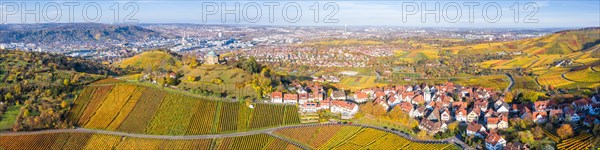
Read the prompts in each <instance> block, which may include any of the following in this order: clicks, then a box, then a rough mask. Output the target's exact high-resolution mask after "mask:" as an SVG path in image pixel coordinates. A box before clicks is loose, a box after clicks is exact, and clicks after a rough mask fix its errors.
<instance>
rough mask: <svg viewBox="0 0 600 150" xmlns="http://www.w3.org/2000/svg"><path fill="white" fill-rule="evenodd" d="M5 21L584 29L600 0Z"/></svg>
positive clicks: (69, 13) (108, 4) (88, 11)
mask: <svg viewBox="0 0 600 150" xmlns="http://www.w3.org/2000/svg"><path fill="white" fill-rule="evenodd" d="M236 17H238V19H237V20H236V19H235V18H236ZM0 22H2V23H54V22H59V23H65V22H97V23H193V24H228V25H295V26H345V25H347V26H406V27H460V28H581V27H598V26H600V1H598V0H548V1H516V0H496V1H493V0H487V1H452V0H440V1H435V0H426V1H366V0H344V1H306V0H301V1H267V0H255V1H252V0H249V1H232V0H229V1H210V0H208V1H207V0H202V1H200V0H174V1H173V0H144V1H109V0H99V1H94V0H90V1H50V0H48V1H46V0H41V1H31V0H27V1H6V0H0Z"/></svg>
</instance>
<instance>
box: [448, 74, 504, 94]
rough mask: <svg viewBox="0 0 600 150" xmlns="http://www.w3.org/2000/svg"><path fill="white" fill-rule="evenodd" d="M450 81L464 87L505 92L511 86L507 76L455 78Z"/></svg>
mask: <svg viewBox="0 0 600 150" xmlns="http://www.w3.org/2000/svg"><path fill="white" fill-rule="evenodd" d="M450 81H451V82H454V83H456V84H460V85H463V86H482V87H487V88H494V89H495V90H504V89H505V88H506V87H508V85H510V80H509V78H508V76H506V75H490V76H479V77H469V78H453V79H451V80H450Z"/></svg>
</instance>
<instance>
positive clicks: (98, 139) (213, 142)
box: [0, 132, 301, 149]
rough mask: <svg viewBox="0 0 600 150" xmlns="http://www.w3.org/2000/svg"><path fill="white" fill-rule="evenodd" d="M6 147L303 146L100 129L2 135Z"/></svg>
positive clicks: (261, 138)
mask: <svg viewBox="0 0 600 150" xmlns="http://www.w3.org/2000/svg"><path fill="white" fill-rule="evenodd" d="M0 148H4V149H301V148H299V147H297V146H295V145H293V144H291V143H289V142H287V141H284V140H281V139H279V138H276V137H274V136H271V135H268V134H254V135H247V136H237V137H227V138H202V139H183V138H180V139H157V138H140V137H128V136H119V135H111V134H99V133H76V132H72V133H71V132H61V133H46V134H31V135H14V136H11V135H8V136H4V135H3V136H0Z"/></svg>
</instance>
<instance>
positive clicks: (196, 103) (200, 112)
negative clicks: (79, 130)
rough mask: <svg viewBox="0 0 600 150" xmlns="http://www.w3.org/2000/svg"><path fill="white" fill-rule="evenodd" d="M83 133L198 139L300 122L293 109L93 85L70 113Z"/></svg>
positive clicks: (132, 86)
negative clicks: (211, 135) (202, 135)
mask: <svg viewBox="0 0 600 150" xmlns="http://www.w3.org/2000/svg"><path fill="white" fill-rule="evenodd" d="M68 118H69V121H70V122H72V123H74V124H76V125H77V126H81V127H84V128H92V129H104V130H111V131H121V132H128V133H142V134H155V135H200V134H213V133H223V132H236V131H246V130H250V129H256V128H265V127H274V126H280V125H285V124H297V123H300V120H299V115H298V108H297V107H296V106H293V105H288V106H284V105H272V104H260V103H256V104H246V103H240V102H225V101H211V100H204V99H203V98H201V97H193V96H189V95H183V94H180V93H172V92H167V91H165V90H161V89H158V88H154V87H148V86H142V85H137V84H132V83H126V82H121V83H109V84H92V85H90V86H87V87H86V88H85V89H84V91H83V92H82V93H81V94H80V95H79V97H78V98H77V100H76V101H75V103H74V106H73V108H72V109H71V110H70V111H69V117H68Z"/></svg>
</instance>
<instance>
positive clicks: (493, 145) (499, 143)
mask: <svg viewBox="0 0 600 150" xmlns="http://www.w3.org/2000/svg"><path fill="white" fill-rule="evenodd" d="M505 145H506V140H504V138H502V136H500V135H498V133H496V132H495V131H491V132H490V133H489V134H488V136H487V137H486V138H485V147H486V148H487V149H489V150H501V149H502V148H503V147H504V146H505Z"/></svg>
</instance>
